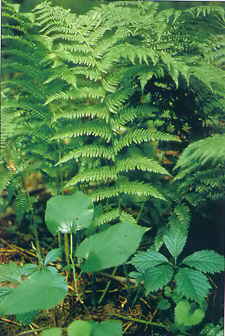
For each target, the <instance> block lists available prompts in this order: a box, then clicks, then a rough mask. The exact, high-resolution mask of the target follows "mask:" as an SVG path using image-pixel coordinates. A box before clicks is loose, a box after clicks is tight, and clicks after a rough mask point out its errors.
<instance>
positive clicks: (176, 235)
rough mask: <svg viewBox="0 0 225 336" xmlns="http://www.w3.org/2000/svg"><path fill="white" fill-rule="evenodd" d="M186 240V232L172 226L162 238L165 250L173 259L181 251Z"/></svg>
mask: <svg viewBox="0 0 225 336" xmlns="http://www.w3.org/2000/svg"><path fill="white" fill-rule="evenodd" d="M186 240H187V234H186V232H185V231H184V230H181V229H180V228H177V227H176V226H172V227H171V228H170V229H169V230H168V232H167V233H166V234H165V235H164V237H163V241H164V243H165V245H166V247H167V249H168V250H169V252H170V254H171V255H172V256H173V257H174V258H177V257H178V256H179V255H180V253H181V252H182V251H183V248H184V245H185V243H186Z"/></svg>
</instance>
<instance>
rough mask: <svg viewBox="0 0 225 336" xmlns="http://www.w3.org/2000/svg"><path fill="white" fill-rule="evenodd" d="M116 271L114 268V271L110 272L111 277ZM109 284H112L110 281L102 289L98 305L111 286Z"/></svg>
mask: <svg viewBox="0 0 225 336" xmlns="http://www.w3.org/2000/svg"><path fill="white" fill-rule="evenodd" d="M116 271H117V267H115V268H114V270H113V272H112V276H115V274H116ZM111 282H112V281H111V280H109V281H108V282H107V285H106V287H105V289H104V291H103V293H102V295H101V296H100V299H99V300H98V304H101V303H102V301H103V299H104V297H105V296H106V293H107V291H108V289H109V286H110V285H111Z"/></svg>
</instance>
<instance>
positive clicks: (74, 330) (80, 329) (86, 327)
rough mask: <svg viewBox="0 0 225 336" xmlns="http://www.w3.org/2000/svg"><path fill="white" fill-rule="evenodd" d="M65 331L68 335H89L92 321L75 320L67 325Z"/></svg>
mask: <svg viewBox="0 0 225 336" xmlns="http://www.w3.org/2000/svg"><path fill="white" fill-rule="evenodd" d="M67 333H68V336H91V335H92V323H90V322H88V321H80V320H76V321H74V322H72V323H71V324H70V325H69V327H68V329H67Z"/></svg>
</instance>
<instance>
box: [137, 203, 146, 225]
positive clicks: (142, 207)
mask: <svg viewBox="0 0 225 336" xmlns="http://www.w3.org/2000/svg"><path fill="white" fill-rule="evenodd" d="M144 207H145V202H143V203H142V205H141V208H140V211H139V213H138V215H137V219H136V221H137V223H138V221H139V219H140V217H141V215H142V212H143V210H144Z"/></svg>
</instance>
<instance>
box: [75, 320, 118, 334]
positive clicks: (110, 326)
mask: <svg viewBox="0 0 225 336" xmlns="http://www.w3.org/2000/svg"><path fill="white" fill-rule="evenodd" d="M106 335H107V336H122V323H121V322H119V321H114V320H108V321H104V322H101V323H98V322H96V323H94V325H93V334H92V336H106ZM71 336H72V335H71ZM82 336H83V335H82ZM85 336H86V335H85Z"/></svg>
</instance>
